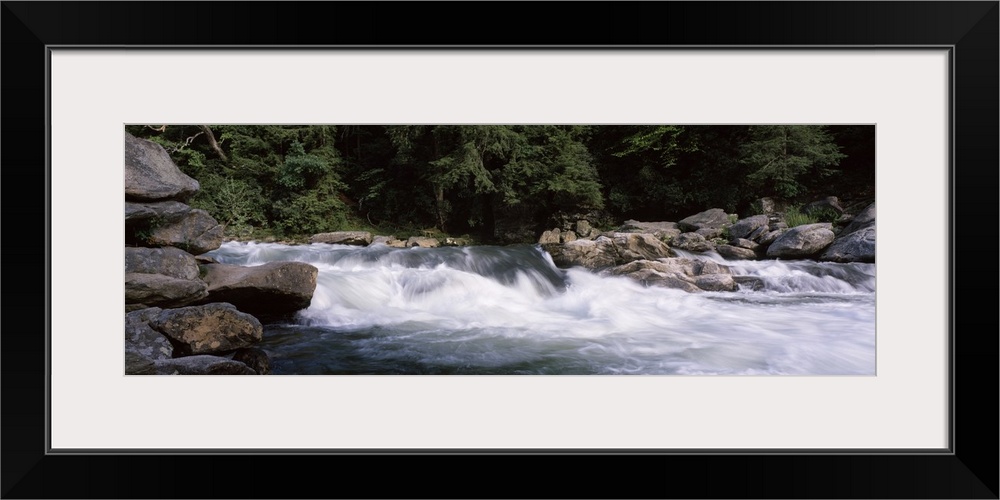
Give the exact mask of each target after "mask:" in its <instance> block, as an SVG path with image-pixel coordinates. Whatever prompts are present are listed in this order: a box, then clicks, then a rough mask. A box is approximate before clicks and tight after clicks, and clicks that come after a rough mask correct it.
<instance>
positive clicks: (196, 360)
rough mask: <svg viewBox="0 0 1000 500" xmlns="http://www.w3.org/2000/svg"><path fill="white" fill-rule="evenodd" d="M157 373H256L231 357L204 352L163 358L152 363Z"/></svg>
mask: <svg viewBox="0 0 1000 500" xmlns="http://www.w3.org/2000/svg"><path fill="white" fill-rule="evenodd" d="M153 366H154V370H155V373H156V374H157V375H256V374H257V372H255V371H254V370H253V368H250V367H249V366H247V365H245V364H243V363H240V362H239V361H233V360H231V359H227V358H223V357H219V356H210V355H206V354H202V355H197V356H186V357H183V358H176V359H165V360H160V361H156V362H155V363H154V365H153Z"/></svg>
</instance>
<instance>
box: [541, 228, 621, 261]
mask: <svg viewBox="0 0 1000 500" xmlns="http://www.w3.org/2000/svg"><path fill="white" fill-rule="evenodd" d="M611 245H612V241H611V238H608V237H606V236H600V237H598V238H597V239H596V240H574V241H571V242H569V243H562V244H559V243H550V244H545V245H542V249H544V250H545V251H546V252H548V253H549V255H550V256H552V262H553V263H554V264H555V265H556V266H558V267H562V268H566V267H575V266H581V267H585V268H587V269H600V268H604V267H609V266H613V265H615V254H614V252H613V251H609V248H611Z"/></svg>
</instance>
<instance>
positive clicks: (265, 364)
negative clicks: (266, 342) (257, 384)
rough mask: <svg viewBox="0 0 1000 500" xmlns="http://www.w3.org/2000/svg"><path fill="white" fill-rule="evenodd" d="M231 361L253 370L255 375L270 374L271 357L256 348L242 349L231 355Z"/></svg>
mask: <svg viewBox="0 0 1000 500" xmlns="http://www.w3.org/2000/svg"><path fill="white" fill-rule="evenodd" d="M233 361H239V362H240V363H243V364H245V365H247V366H249V367H250V368H252V369H253V371H254V372H256V373H257V375H268V374H270V373H271V357H270V356H268V355H267V353H266V352H264V351H263V350H261V349H257V348H256V347H244V348H242V349H237V350H236V352H234V353H233Z"/></svg>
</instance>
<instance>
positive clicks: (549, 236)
mask: <svg viewBox="0 0 1000 500" xmlns="http://www.w3.org/2000/svg"><path fill="white" fill-rule="evenodd" d="M561 233H562V232H561V231H560V230H559V228H555V229H552V230H549V231H544V232H542V235H541V236H539V237H538V243H539V244H540V245H548V244H551V243H559V242H560V241H561V240H562V238H560V237H559V236H560V234H561Z"/></svg>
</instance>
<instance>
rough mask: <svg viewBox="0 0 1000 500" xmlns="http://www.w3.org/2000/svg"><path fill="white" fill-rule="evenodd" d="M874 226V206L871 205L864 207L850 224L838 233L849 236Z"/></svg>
mask: <svg viewBox="0 0 1000 500" xmlns="http://www.w3.org/2000/svg"><path fill="white" fill-rule="evenodd" d="M874 225H875V204H874V203H872V204H871V205H868V206H867V207H865V209H864V210H862V211H861V213H859V214H858V215H855V216H854V219H852V220H851V223H850V224H848V225H847V227H845V228H844V230H843V231H841V232H840V234H841V235H845V234H851V233H853V232H855V231H857V230H859V229H864V228H866V227H870V226H874Z"/></svg>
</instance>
